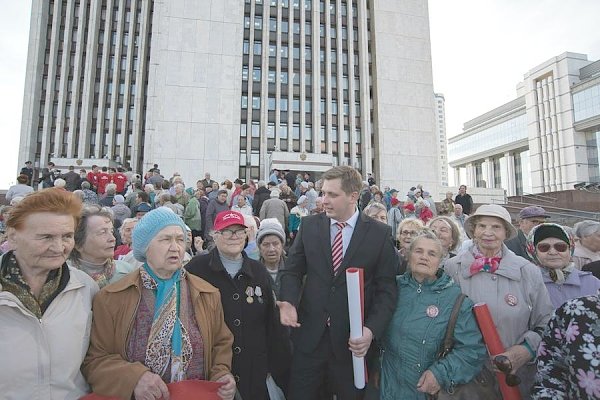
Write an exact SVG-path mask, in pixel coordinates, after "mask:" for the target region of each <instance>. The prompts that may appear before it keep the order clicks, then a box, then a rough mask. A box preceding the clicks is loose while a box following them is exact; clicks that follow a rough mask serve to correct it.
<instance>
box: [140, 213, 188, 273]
mask: <svg viewBox="0 0 600 400" xmlns="http://www.w3.org/2000/svg"><path fill="white" fill-rule="evenodd" d="M171 225H175V226H179V227H180V228H181V230H182V231H183V235H184V237H185V236H186V230H185V224H184V223H183V220H182V219H181V218H180V217H179V216H178V215H177V214H175V213H174V212H173V211H172V210H171V209H169V208H167V207H159V208H157V209H155V210H152V211H150V212H149V213H148V214H146V215H144V216H143V217H142V219H140V221H139V222H138V223H137V224H136V226H135V228H133V233H132V236H131V239H132V247H133V256H134V257H135V259H136V260H138V261H141V262H145V261H146V251H147V250H148V246H149V245H150V242H151V241H152V239H154V237H155V236H156V235H158V233H159V232H160V231H162V230H163V229H164V228H166V227H167V226H171Z"/></svg>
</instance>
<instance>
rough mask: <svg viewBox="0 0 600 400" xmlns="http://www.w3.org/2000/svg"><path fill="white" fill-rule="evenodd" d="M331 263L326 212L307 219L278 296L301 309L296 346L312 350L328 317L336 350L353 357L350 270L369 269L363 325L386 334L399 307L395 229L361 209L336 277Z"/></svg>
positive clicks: (338, 354)
mask: <svg viewBox="0 0 600 400" xmlns="http://www.w3.org/2000/svg"><path fill="white" fill-rule="evenodd" d="M332 265H333V261H332V256H331V235H330V219H329V218H328V217H327V216H326V215H325V213H321V214H316V215H311V216H308V217H304V218H302V224H300V230H299V231H298V234H297V236H296V239H295V240H294V244H293V245H292V247H291V248H290V251H289V253H288V258H287V261H286V263H285V268H284V270H283V272H282V274H281V290H280V293H279V299H280V300H282V301H287V302H289V303H291V304H292V305H294V306H296V308H297V312H298V322H299V323H300V324H301V326H300V327H299V328H295V329H293V330H292V342H293V344H294V348H297V349H300V350H302V351H303V352H304V353H308V354H310V353H311V352H313V351H314V350H315V348H316V347H317V345H318V344H319V341H320V339H321V337H322V336H323V333H324V331H325V327H326V325H327V319H328V317H329V318H330V326H329V334H330V336H331V341H332V349H333V352H334V353H335V355H336V358H338V359H339V360H343V359H347V361H348V362H351V361H350V360H351V353H350V350H348V339H349V337H350V322H349V317H348V291H347V289H346V273H345V270H346V269H347V268H348V267H360V268H363V269H364V291H365V296H364V316H365V322H364V325H365V326H366V327H368V328H369V329H370V330H371V332H373V335H374V337H375V338H376V339H379V338H381V336H382V335H383V332H384V330H385V328H386V327H387V325H388V323H389V321H390V319H391V318H392V315H393V313H394V310H395V309H396V297H397V287H396V270H397V268H398V254H397V252H396V249H395V248H394V245H393V243H392V239H391V228H390V227H389V226H388V225H385V224H382V223H381V222H377V221H375V220H374V219H372V218H369V217H367V216H366V215H364V214H363V213H360V214H359V217H358V220H357V222H356V227H355V228H354V232H353V234H352V238H351V240H350V244H349V245H348V248H347V250H346V253H345V255H344V258H343V261H342V264H341V266H340V271H338V273H337V274H336V275H335V277H334V276H333V267H332ZM304 280H305V281H304ZM303 281H304V284H303ZM300 296H302V298H300Z"/></svg>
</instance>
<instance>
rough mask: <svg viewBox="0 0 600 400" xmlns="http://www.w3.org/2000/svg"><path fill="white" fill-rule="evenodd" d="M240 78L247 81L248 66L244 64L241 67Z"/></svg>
mask: <svg viewBox="0 0 600 400" xmlns="http://www.w3.org/2000/svg"><path fill="white" fill-rule="evenodd" d="M242 80H243V81H247V80H248V66H247V65H244V66H243V67H242Z"/></svg>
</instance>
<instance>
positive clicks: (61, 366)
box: [0, 267, 98, 400]
mask: <svg viewBox="0 0 600 400" xmlns="http://www.w3.org/2000/svg"><path fill="white" fill-rule="evenodd" d="M69 274H70V278H69V282H68V283H67V286H66V287H65V289H64V290H63V291H62V292H61V293H60V294H58V296H56V298H55V299H54V300H53V301H52V303H50V306H49V307H48V309H47V310H46V312H45V313H44V315H43V316H42V318H41V319H38V318H37V317H36V316H35V315H34V314H33V313H31V311H29V310H28V309H26V308H25V307H24V306H23V303H21V301H20V300H19V299H17V297H16V296H14V295H13V294H12V293H9V292H7V291H3V290H2V286H1V285H0V358H1V359H2V367H1V368H0V398H2V399H3V400H13V399H14V400H24V399H27V400H37V399H40V400H41V399H44V400H47V399H48V400H59V399H60V400H70V399H79V398H80V397H82V396H84V395H85V394H86V393H88V392H89V387H88V385H87V383H86V381H85V379H84V378H83V375H82V374H81V371H80V367H81V363H82V362H83V358H84V357H85V354H86V352H87V348H88V344H89V338H90V328H91V325H92V298H93V297H94V295H95V294H96V293H97V292H98V285H97V284H96V282H94V280H93V279H92V278H90V277H89V276H88V275H87V274H86V273H84V272H82V271H79V270H77V269H75V268H70V267H69Z"/></svg>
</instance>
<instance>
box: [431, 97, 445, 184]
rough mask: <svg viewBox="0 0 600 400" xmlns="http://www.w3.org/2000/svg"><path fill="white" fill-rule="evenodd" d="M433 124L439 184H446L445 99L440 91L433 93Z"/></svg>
mask: <svg viewBox="0 0 600 400" xmlns="http://www.w3.org/2000/svg"><path fill="white" fill-rule="evenodd" d="M434 97H435V125H436V130H437V140H438V146H437V149H438V165H439V166H440V178H441V181H440V184H441V185H442V187H447V186H448V142H447V139H446V101H445V99H444V95H443V94H441V93H434Z"/></svg>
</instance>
